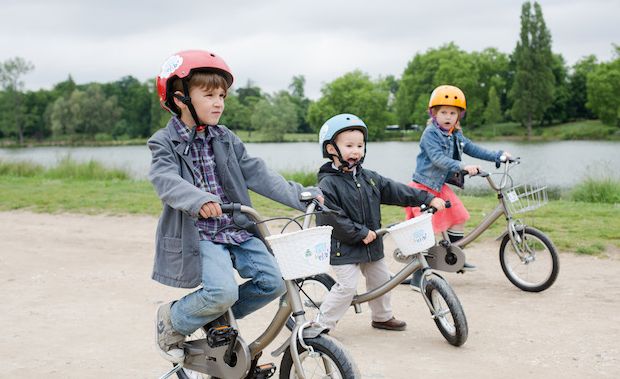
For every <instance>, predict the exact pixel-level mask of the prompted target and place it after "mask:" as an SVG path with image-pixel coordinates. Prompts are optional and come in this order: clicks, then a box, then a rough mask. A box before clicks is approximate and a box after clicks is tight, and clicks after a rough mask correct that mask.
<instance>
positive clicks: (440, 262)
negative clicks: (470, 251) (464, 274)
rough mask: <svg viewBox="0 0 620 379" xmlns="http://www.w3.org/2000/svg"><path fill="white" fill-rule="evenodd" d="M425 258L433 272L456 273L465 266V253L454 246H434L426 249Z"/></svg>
mask: <svg viewBox="0 0 620 379" xmlns="http://www.w3.org/2000/svg"><path fill="white" fill-rule="evenodd" d="M425 257H426V261H427V262H428V264H429V266H431V268H433V269H435V270H440V271H446V272H457V271H459V270H461V269H462V268H463V266H464V265H465V253H463V250H461V248H459V247H457V246H454V245H448V246H446V247H444V246H441V245H435V246H433V247H431V248H430V249H428V254H425Z"/></svg>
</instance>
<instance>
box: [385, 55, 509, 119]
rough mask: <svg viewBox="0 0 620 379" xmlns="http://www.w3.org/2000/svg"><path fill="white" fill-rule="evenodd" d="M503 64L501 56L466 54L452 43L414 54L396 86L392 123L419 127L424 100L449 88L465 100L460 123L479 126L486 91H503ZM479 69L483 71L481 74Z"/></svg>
mask: <svg viewBox="0 0 620 379" xmlns="http://www.w3.org/2000/svg"><path fill="white" fill-rule="evenodd" d="M507 61H508V59H507V58H506V57H505V55H503V54H501V53H498V52H497V51H496V50H493V49H487V50H485V51H484V52H483V53H474V54H469V53H467V52H465V51H463V50H461V49H459V47H458V46H456V45H455V44H454V43H449V44H447V45H444V46H441V47H440V48H438V49H429V50H428V51H427V52H425V53H424V54H416V55H415V56H414V57H413V59H412V60H411V61H410V62H409V63H408V65H407V67H406V68H405V71H404V72H403V75H402V77H401V80H400V82H399V85H398V90H397V92H396V98H395V101H394V108H395V114H396V121H397V122H398V124H400V125H403V126H405V125H409V124H411V123H416V124H423V123H424V122H425V121H426V120H427V119H428V99H429V97H430V95H431V92H432V91H433V89H434V88H435V87H437V86H439V85H442V84H450V85H455V86H457V87H459V88H460V89H461V90H463V92H464V93H465V96H466V97H467V119H466V121H464V123H465V124H467V123H469V124H474V123H481V122H482V113H483V110H484V104H485V103H486V96H487V91H488V90H487V88H490V86H491V85H496V86H500V87H502V88H503V86H504V84H503V81H502V80H500V79H501V75H500V73H501V72H503V71H504V70H505V67H507ZM481 67H482V68H481ZM483 69H485V70H487V72H486V73H485V74H483V73H482V70H483ZM496 88H498V87H496Z"/></svg>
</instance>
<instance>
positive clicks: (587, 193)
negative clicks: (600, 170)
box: [570, 177, 620, 204]
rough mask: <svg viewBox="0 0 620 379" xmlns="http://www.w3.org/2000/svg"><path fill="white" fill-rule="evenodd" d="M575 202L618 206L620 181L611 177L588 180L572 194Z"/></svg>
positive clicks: (572, 191)
mask: <svg viewBox="0 0 620 379" xmlns="http://www.w3.org/2000/svg"><path fill="white" fill-rule="evenodd" d="M570 196H571V198H572V200H574V201H582V202H590V203H604V204H618V203H620V180H616V179H613V178H610V177H604V178H601V179H596V178H593V177H589V178H586V179H585V180H584V181H583V182H581V183H579V184H578V185H576V186H575V187H574V188H573V189H572V190H571V192H570Z"/></svg>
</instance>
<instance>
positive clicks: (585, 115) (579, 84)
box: [567, 55, 598, 120]
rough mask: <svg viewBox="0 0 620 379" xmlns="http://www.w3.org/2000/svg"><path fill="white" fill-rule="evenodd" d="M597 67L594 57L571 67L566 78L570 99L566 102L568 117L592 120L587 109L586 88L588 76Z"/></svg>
mask: <svg viewBox="0 0 620 379" xmlns="http://www.w3.org/2000/svg"><path fill="white" fill-rule="evenodd" d="M597 66H598V63H597V61H596V57H595V56H594V55H588V56H586V57H584V58H582V59H580V60H579V61H578V62H577V63H575V64H574V65H573V67H572V73H571V74H570V75H569V77H568V92H569V94H570V98H569V100H568V105H567V107H568V116H569V118H571V119H573V120H576V119H592V118H594V117H595V116H594V113H592V110H590V109H588V107H587V106H586V103H587V102H588V89H587V86H586V82H587V78H588V74H589V73H591V72H592V71H594V69H595V68H596V67H597Z"/></svg>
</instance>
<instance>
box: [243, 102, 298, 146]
mask: <svg viewBox="0 0 620 379" xmlns="http://www.w3.org/2000/svg"><path fill="white" fill-rule="evenodd" d="M251 121H252V128H253V129H255V130H257V129H260V130H261V131H262V132H263V134H264V136H265V137H266V138H267V139H268V140H269V141H275V142H281V141H284V134H286V133H290V132H294V131H296V130H297V124H296V121H297V112H296V110H295V104H293V102H292V101H291V100H290V96H289V94H288V93H287V92H285V91H281V92H279V93H277V94H276V95H275V96H273V98H263V99H261V100H259V101H258V102H257V103H256V105H255V106H254V112H253V113H252V117H251Z"/></svg>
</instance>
